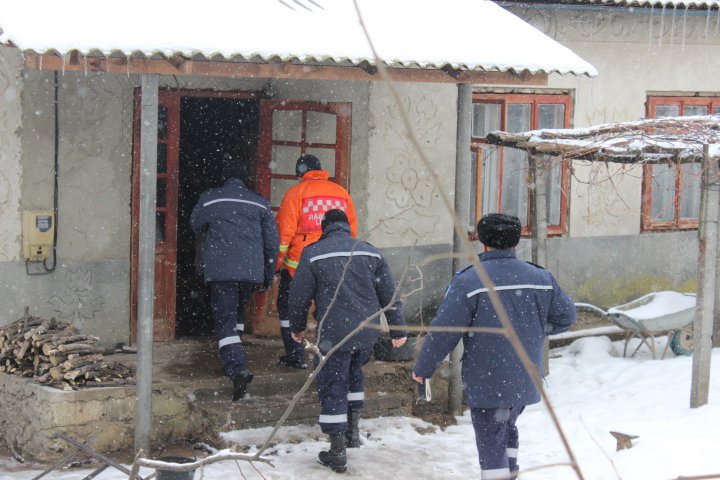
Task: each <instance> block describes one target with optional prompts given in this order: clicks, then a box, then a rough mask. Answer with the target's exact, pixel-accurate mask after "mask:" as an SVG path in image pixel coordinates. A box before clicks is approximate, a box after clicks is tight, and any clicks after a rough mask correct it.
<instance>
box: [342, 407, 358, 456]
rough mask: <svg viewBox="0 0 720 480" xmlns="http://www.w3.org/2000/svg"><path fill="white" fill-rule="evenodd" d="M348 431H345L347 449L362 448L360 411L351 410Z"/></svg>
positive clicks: (349, 411) (348, 414)
mask: <svg viewBox="0 0 720 480" xmlns="http://www.w3.org/2000/svg"><path fill="white" fill-rule="evenodd" d="M347 417H348V429H347V430H345V447H346V448H360V410H358V409H356V408H349V409H348V412H347Z"/></svg>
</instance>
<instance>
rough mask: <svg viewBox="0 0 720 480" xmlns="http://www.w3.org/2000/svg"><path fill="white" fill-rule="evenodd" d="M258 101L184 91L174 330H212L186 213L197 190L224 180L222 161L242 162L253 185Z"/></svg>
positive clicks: (183, 332) (192, 333)
mask: <svg viewBox="0 0 720 480" xmlns="http://www.w3.org/2000/svg"><path fill="white" fill-rule="evenodd" d="M258 128H259V104H258V101H257V100H253V99H230V98H204V97H183V98H182V99H181V100H180V149H179V156H180V159H179V182H178V193H177V195H178V212H177V286H176V315H177V318H176V324H175V328H176V331H175V333H176V336H197V335H206V334H208V335H209V334H212V331H213V328H212V318H211V312H210V305H209V296H208V294H207V288H206V286H205V283H204V282H203V276H202V266H201V265H200V264H199V262H198V261H197V259H198V256H197V255H196V249H197V248H198V245H196V242H195V235H194V234H193V232H192V230H191V229H190V214H191V213H192V210H193V207H194V206H195V203H196V202H197V200H198V198H199V197H200V194H201V193H202V192H203V191H205V190H207V189H208V188H214V187H219V186H221V185H222V183H223V182H222V169H223V164H225V163H228V162H241V163H246V164H247V167H248V169H247V170H246V171H249V172H252V173H251V176H250V177H249V178H247V179H244V180H246V184H247V187H248V188H250V189H251V190H254V189H255V183H256V182H255V181H254V171H255V165H256V162H255V159H256V158H257V143H258V142H257V140H258Z"/></svg>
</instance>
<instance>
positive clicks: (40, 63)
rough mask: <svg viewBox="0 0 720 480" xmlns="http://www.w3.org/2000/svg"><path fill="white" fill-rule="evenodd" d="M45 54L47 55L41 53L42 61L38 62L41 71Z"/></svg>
mask: <svg viewBox="0 0 720 480" xmlns="http://www.w3.org/2000/svg"><path fill="white" fill-rule="evenodd" d="M44 56H45V55H40V61H39V62H38V63H39V65H38V66H39V67H40V71H41V72H42V61H43V57H44Z"/></svg>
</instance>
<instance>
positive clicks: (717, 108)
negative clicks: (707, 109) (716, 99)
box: [713, 105, 720, 115]
mask: <svg viewBox="0 0 720 480" xmlns="http://www.w3.org/2000/svg"><path fill="white" fill-rule="evenodd" d="M718 114H720V105H715V106H714V107H713V115H718Z"/></svg>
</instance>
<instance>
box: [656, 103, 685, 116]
mask: <svg viewBox="0 0 720 480" xmlns="http://www.w3.org/2000/svg"><path fill="white" fill-rule="evenodd" d="M679 116H680V106H679V105H657V106H656V107H655V118H662V117H679Z"/></svg>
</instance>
